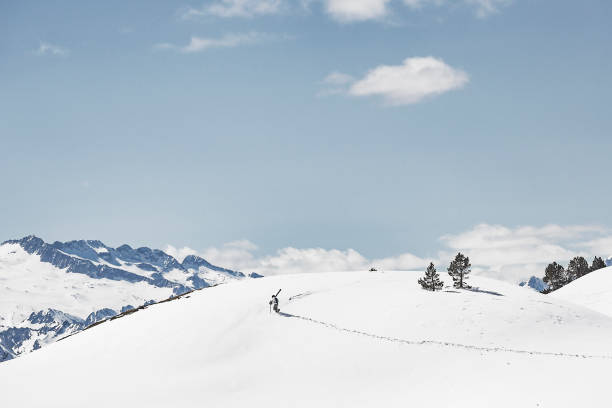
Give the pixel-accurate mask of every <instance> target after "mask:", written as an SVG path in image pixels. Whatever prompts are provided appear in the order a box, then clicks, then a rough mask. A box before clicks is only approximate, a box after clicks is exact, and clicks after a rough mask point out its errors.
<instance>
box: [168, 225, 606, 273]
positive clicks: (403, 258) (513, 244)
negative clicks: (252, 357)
mask: <svg viewBox="0 0 612 408" xmlns="http://www.w3.org/2000/svg"><path fill="white" fill-rule="evenodd" d="M439 243H440V244H441V245H442V247H441V248H440V249H439V250H437V251H436V255H435V256H432V257H422V256H418V255H415V254H413V253H410V252H406V253H402V254H399V255H397V256H391V257H386V258H378V259H376V258H374V259H373V258H368V257H366V256H364V255H363V254H361V253H359V252H358V251H355V250H354V249H350V248H349V249H324V248H294V247H287V248H282V249H279V250H278V251H276V252H275V253H273V254H271V255H257V250H258V248H257V245H255V244H253V243H252V242H250V241H248V240H241V241H234V242H230V243H227V244H225V245H222V246H221V247H211V248H207V249H205V250H203V251H196V250H193V249H191V248H187V247H185V248H180V249H179V248H175V247H173V246H170V245H169V246H168V247H167V248H166V251H167V252H168V253H169V254H171V255H173V256H175V257H177V258H178V259H179V260H182V259H183V258H184V257H185V256H186V255H189V254H198V255H200V256H202V257H204V258H206V259H207V260H208V261H210V262H212V263H214V264H218V265H221V266H225V267H229V268H233V269H238V270H241V271H244V272H258V273H261V274H264V275H277V274H290V273H309V272H327V271H357V270H361V271H363V270H367V269H368V268H370V267H372V266H374V267H376V268H378V269H382V270H422V269H423V268H425V267H426V266H427V264H428V263H429V262H434V263H435V264H436V265H437V266H438V270H439V271H444V270H445V269H446V267H447V265H448V263H449V262H450V260H451V259H452V258H453V257H454V255H455V254H456V253H457V252H459V251H460V252H462V253H464V254H466V255H468V256H469V257H470V261H471V263H472V267H473V271H474V273H476V274H479V275H484V276H489V277H493V278H497V279H501V280H506V281H509V282H513V283H518V282H519V281H520V280H522V279H527V278H529V277H530V276H532V275H536V276H542V275H543V273H544V268H545V267H546V265H547V264H548V263H549V262H552V261H557V262H562V263H566V262H567V261H569V259H571V258H572V257H574V256H578V255H582V256H585V257H587V258H589V261H590V260H591V259H592V257H593V256H595V255H597V256H603V257H606V256H609V255H612V232H611V231H610V230H608V229H606V228H602V227H599V226H590V225H573V226H560V225H546V226H541V227H536V226H523V227H514V228H511V227H506V226H502V225H491V224H479V225H476V226H474V227H473V228H470V229H469V230H467V231H463V232H461V233H458V234H448V235H444V236H442V237H441V238H440V240H439Z"/></svg>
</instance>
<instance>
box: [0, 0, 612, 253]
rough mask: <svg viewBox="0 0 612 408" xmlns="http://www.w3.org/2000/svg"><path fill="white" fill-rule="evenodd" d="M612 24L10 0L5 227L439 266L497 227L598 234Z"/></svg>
mask: <svg viewBox="0 0 612 408" xmlns="http://www.w3.org/2000/svg"><path fill="white" fill-rule="evenodd" d="M611 17H612V5H611V4H610V3H609V2H607V1H587V2H576V1H563V0H561V1H552V0H551V1H537V2H533V1H521V0H514V1H510V0H456V1H450V0H447V1H444V0H440V1H434V0H422V1H415V0H409V1H401V0H389V1H386V0H353V1H346V0H320V1H317V0H310V1H290V0H225V1H221V2H219V1H214V0H213V1H204V2H202V1H200V2H184V3H179V2H177V3H174V2H161V1H159V2H154V1H146V2H145V1H142V2H138V1H134V2H129V3H128V2H121V1H108V2H104V3H92V2H87V3H83V2H77V1H74V2H70V1H65V2H61V3H56V2H53V3H50V2H21V1H14V2H10V1H9V2H3V3H2V5H0V89H1V90H2V98H0V112H2V113H1V114H0V138H1V142H2V149H1V150H0V155H1V157H2V160H1V161H0V182H1V183H2V186H3V187H2V191H3V195H2V200H0V211H1V213H2V214H3V216H2V218H1V221H0V230H1V231H2V235H3V237H4V238H3V239H8V238H14V237H19V236H23V235H26V234H30V233H35V234H37V235H40V236H42V237H43V238H45V239H46V240H51V241H52V240H56V239H58V240H68V239H77V238H96V239H102V240H103V241H105V242H107V243H108V244H110V245H113V244H115V245H119V244H121V243H123V242H128V243H130V244H132V245H136V246H138V245H150V246H156V247H163V246H164V245H166V244H168V243H170V244H172V245H174V246H175V247H177V248H180V247H183V246H189V247H190V248H197V249H198V250H203V249H206V248H208V249H210V248H226V247H224V246H223V245H224V243H227V242H233V241H237V240H243V241H241V242H243V243H244V242H246V241H244V240H248V241H249V244H246V246H244V245H243V246H242V247H241V248H243V249H244V248H247V249H248V250H249V251H251V252H252V253H256V254H258V255H257V256H265V255H266V254H274V253H275V251H276V250H277V249H279V248H285V247H295V248H318V247H321V248H325V249H327V250H330V249H333V248H337V249H339V250H342V251H345V250H347V249H349V248H351V249H354V250H355V251H357V252H358V253H359V254H363V255H364V256H365V257H367V258H368V259H379V258H386V257H393V256H398V255H397V254H403V253H407V252H409V253H415V254H418V256H419V257H423V258H427V257H429V258H432V259H433V258H436V257H439V254H440V251H441V250H443V248H445V245H447V244H448V240H447V241H444V239H441V237H443V236H448V235H449V234H450V235H453V236H462V235H461V234H465V233H469V232H474V231H479V229H478V227H477V226H478V225H481V224H485V225H488V226H503V228H507V231H510V233H511V234H512V233H516V232H517V231H521V230H520V229H519V227H520V226H532V227H534V228H544V227H546V226H548V225H558V226H596V227H597V228H595V229H594V230H589V231H591V232H593V231H595V235H597V236H596V237H594V236H589V237H588V239H601V237H606V236H608V229H609V228H610V227H612V213H611V212H610V203H611V202H612V189H611V188H610V187H609V186H610V176H611V175H612V171H610V165H609V160H608V158H609V156H610V152H611V151H612V139H611V138H610V135H609V133H610V129H611V128H612V115H610V104H609V100H608V99H609V94H610V90H611V89H612V78H611V76H610V74H609V73H610V72H612V55H611V53H610V46H609V45H610V39H611V38H612V36H611V34H612V33H611V31H612V28H611V25H610V23H609V22H610V18H611ZM564 228H566V227H564ZM567 228H569V227H567ZM538 231H539V230H538ZM572 231H573V230H572ZM581 231H582V230H581ZM581 233H582V232H581ZM576 239H578V238H576ZM580 239H581V240H585V239H587V238H585V237H584V236H580ZM252 243H255V244H256V246H257V248H256V249H254V248H255V246H254V245H253V244H252ZM445 243H446V244H445ZM557 243H558V242H555V244H557ZM232 245H233V244H232ZM576 245H579V244H578V241H576V242H575V243H574V248H576ZM230 246H231V245H230ZM249 248H250V249H249ZM441 248H442V249H441ZM600 248H601V246H600V247H597V249H598V250H600ZM606 248H607V247H606ZM452 249H455V248H452ZM576 250H577V249H576ZM251 252H250V253H251ZM608 252H610V253H609V254H608V253H606V254H602V255H610V254H612V248H610V250H609V251H608ZM343 254H344V255H346V254H347V253H346V252H343ZM436 259H437V258H436Z"/></svg>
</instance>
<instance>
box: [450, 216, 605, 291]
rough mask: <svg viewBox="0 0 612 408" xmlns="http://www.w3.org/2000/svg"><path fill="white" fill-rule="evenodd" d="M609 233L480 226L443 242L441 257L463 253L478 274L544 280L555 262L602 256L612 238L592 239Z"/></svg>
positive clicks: (586, 229) (595, 229)
mask: <svg viewBox="0 0 612 408" xmlns="http://www.w3.org/2000/svg"><path fill="white" fill-rule="evenodd" d="M607 233H608V232H607V230H606V229H604V228H602V227H598V226H589V225H586V226H585V225H575V226H560V225H546V226H543V227H532V226H524V227H517V228H508V227H505V226H501V225H489V224H480V225H477V226H475V227H474V228H472V229H470V230H468V231H465V232H463V233H460V234H456V235H445V236H443V237H442V238H441V241H442V242H443V243H444V244H445V246H446V247H447V248H448V249H445V250H442V251H441V252H440V257H441V258H442V259H450V258H451V257H452V256H454V254H455V253H456V252H458V251H460V252H462V253H464V254H466V255H468V256H469V257H470V260H471V261H472V265H473V267H474V268H473V269H474V271H475V272H479V273H481V274H485V275H488V276H492V277H495V278H498V279H503V280H509V281H517V280H519V279H525V278H528V277H529V276H531V275H536V276H540V277H541V276H542V275H543V274H544V268H545V267H546V265H547V264H548V263H550V262H552V261H557V262H561V263H565V262H567V261H568V260H570V259H571V258H573V257H574V256H585V257H587V258H592V257H593V256H594V255H600V254H601V253H602V252H601V251H602V250H603V249H604V248H605V245H606V243H610V244H612V237H607V238H603V239H602V238H598V239H591V238H593V237H601V236H602V235H603V236H605V234H607ZM585 240H586V241H585ZM611 250H612V247H611V248H609V249H608V251H611ZM589 260H590V259H589Z"/></svg>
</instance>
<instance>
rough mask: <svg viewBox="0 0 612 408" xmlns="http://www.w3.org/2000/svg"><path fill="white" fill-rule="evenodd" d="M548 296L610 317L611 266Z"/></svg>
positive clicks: (611, 299) (611, 313)
mask: <svg viewBox="0 0 612 408" xmlns="http://www.w3.org/2000/svg"><path fill="white" fill-rule="evenodd" d="M549 296H551V297H553V298H556V299H562V300H565V301H568V302H573V303H576V304H578V305H581V306H585V307H588V308H590V309H593V310H595V311H598V312H600V313H603V314H606V315H608V316H612V266H608V267H607V268H602V269H598V270H596V271H593V272H591V273H589V274H587V275H584V276H583V277H581V278H580V279H576V280H575V281H573V282H571V283H568V284H567V285H565V286H563V287H562V288H560V289H557V290H555V291H554V292H552V293H550V295H549Z"/></svg>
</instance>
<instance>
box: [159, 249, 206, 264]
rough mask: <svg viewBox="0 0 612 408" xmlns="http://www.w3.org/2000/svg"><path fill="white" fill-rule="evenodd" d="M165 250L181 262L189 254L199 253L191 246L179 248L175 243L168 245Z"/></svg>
mask: <svg viewBox="0 0 612 408" xmlns="http://www.w3.org/2000/svg"><path fill="white" fill-rule="evenodd" d="M164 252H165V253H167V254H168V255H170V256H172V257H174V258H176V259H177V260H178V261H179V262H183V259H185V257H186V256H187V255H199V254H198V251H196V250H195V249H192V248H189V247H183V248H177V247H175V246H173V245H166V248H164Z"/></svg>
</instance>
